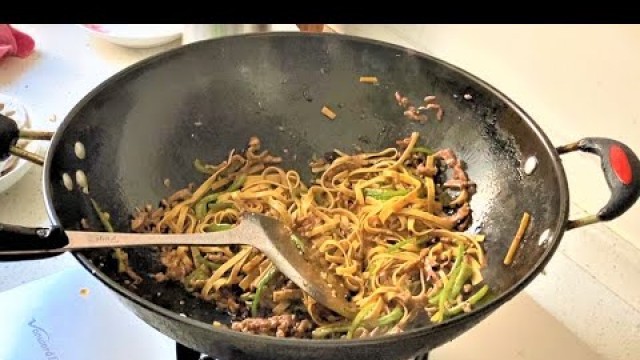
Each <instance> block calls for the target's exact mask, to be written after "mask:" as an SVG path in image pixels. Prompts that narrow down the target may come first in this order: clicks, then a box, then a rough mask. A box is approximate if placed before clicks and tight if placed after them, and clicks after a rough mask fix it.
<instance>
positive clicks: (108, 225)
mask: <svg viewBox="0 0 640 360" xmlns="http://www.w3.org/2000/svg"><path fill="white" fill-rule="evenodd" d="M89 200H91V205H93V209H94V210H95V211H96V213H98V218H99V219H100V222H101V223H102V226H104V229H105V230H107V231H108V232H113V226H111V223H110V222H109V219H108V218H107V217H106V216H105V214H104V213H103V212H102V209H100V206H98V203H97V202H96V201H95V200H93V199H89Z"/></svg>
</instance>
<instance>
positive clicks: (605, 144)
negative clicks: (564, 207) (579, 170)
mask: <svg viewBox="0 0 640 360" xmlns="http://www.w3.org/2000/svg"><path fill="white" fill-rule="evenodd" d="M556 150H557V151H558V153H559V154H560V155H562V154H565V153H568V152H572V151H576V150H579V151H584V152H588V153H592V154H596V155H598V156H599V157H600V161H601V165H602V171H603V172H604V176H605V179H606V180H607V185H609V189H610V190H611V197H610V198H609V202H607V204H606V205H605V206H604V207H603V208H602V209H600V211H598V213H597V214H595V215H589V216H585V217H583V218H581V219H577V220H569V222H568V223H567V230H571V229H575V228H578V227H581V226H585V225H589V224H594V223H597V222H600V221H609V220H612V219H615V218H617V217H618V216H620V215H622V214H623V213H624V212H625V211H627V210H629V208H630V207H631V206H632V205H633V204H634V203H635V202H636V200H638V197H639V196H640V160H638V156H637V155H636V154H635V153H634V152H633V151H632V150H631V149H630V148H629V147H628V146H627V145H625V144H623V143H621V142H619V141H616V140H612V139H607V138H595V137H593V138H584V139H582V140H579V141H577V142H574V143H571V144H568V145H564V146H560V147H558V148H556Z"/></svg>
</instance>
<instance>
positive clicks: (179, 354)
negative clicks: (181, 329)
mask: <svg viewBox="0 0 640 360" xmlns="http://www.w3.org/2000/svg"><path fill="white" fill-rule="evenodd" d="M176 360H216V359H214V358H212V357H209V356H207V355H204V354H200V353H199V352H197V351H195V350H191V349H189V348H188V347H186V346H184V345H182V344H180V343H176Z"/></svg>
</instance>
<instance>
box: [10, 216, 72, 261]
mask: <svg viewBox="0 0 640 360" xmlns="http://www.w3.org/2000/svg"><path fill="white" fill-rule="evenodd" d="M68 243H69V239H68V238H67V236H66V235H65V233H64V231H62V229H61V228H59V227H55V226H54V227H52V228H29V227H24V226H18V225H7V224H0V261H19V260H37V259H44V258H48V257H51V256H56V255H59V254H61V252H51V251H48V250H53V249H59V248H62V247H64V246H66V245H67V244H68ZM21 250H34V251H42V253H35V254H29V255H8V254H3V252H5V251H21Z"/></svg>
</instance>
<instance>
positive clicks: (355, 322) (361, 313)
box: [347, 303, 375, 339]
mask: <svg viewBox="0 0 640 360" xmlns="http://www.w3.org/2000/svg"><path fill="white" fill-rule="evenodd" d="M374 306H375V303H374V304H369V305H367V306H365V307H363V308H362V309H361V310H360V311H359V312H358V314H357V315H356V317H355V318H354V319H353V321H352V322H351V325H349V331H348V332H347V339H351V338H353V332H354V331H355V330H356V329H357V328H358V326H360V324H361V323H362V321H363V320H364V318H365V317H367V315H369V313H370V312H371V310H372V308H373V307H374Z"/></svg>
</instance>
